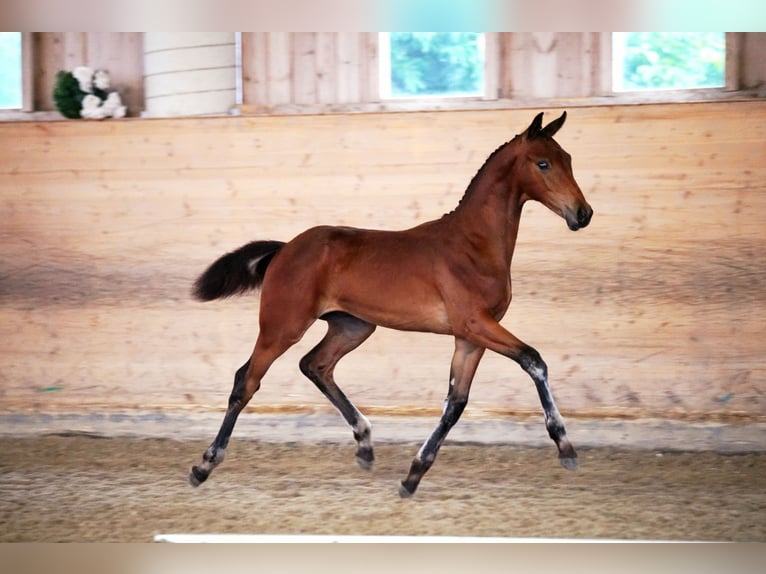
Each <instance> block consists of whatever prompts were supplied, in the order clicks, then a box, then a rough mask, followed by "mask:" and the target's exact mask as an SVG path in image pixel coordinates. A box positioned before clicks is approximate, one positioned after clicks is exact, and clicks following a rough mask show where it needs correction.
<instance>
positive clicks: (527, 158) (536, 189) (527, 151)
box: [514, 112, 593, 231]
mask: <svg viewBox="0 0 766 574" xmlns="http://www.w3.org/2000/svg"><path fill="white" fill-rule="evenodd" d="M566 118H567V113H566V112H564V113H563V114H561V117H559V118H558V119H556V120H553V121H552V122H551V123H549V124H548V125H547V126H545V127H543V114H542V112H541V113H539V114H538V115H537V116H536V117H535V119H534V120H533V121H532V124H531V125H530V126H529V127H528V128H527V129H526V131H525V132H524V133H523V134H521V135H520V136H519V137H517V138H516V139H517V145H518V146H520V147H519V151H518V152H517V157H516V163H515V166H514V171H515V172H516V173H515V175H516V176H517V177H518V178H519V180H518V181H519V188H520V190H521V193H522V196H521V200H522V201H526V200H527V199H534V200H536V201H539V202H540V203H542V204H543V205H545V206H546V207H547V208H549V209H550V210H551V211H553V212H554V213H557V214H558V215H560V216H561V217H563V218H564V219H565V220H566V222H567V225H568V226H569V229H571V230H572V231H576V230H578V229H580V228H582V227H585V226H586V225H588V223H590V218H591V216H592V215H593V209H592V208H591V206H590V205H588V202H587V201H585V197H583V194H582V191H581V190H580V186H579V185H577V182H576V181H575V178H574V175H572V156H570V155H569V154H568V153H567V152H565V151H564V150H563V149H562V148H561V146H560V145H559V144H557V143H556V141H555V140H554V139H553V136H554V135H555V134H556V132H558V131H559V129H560V128H561V126H563V125H564V121H565V120H566Z"/></svg>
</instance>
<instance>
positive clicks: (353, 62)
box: [336, 32, 361, 104]
mask: <svg viewBox="0 0 766 574" xmlns="http://www.w3.org/2000/svg"><path fill="white" fill-rule="evenodd" d="M360 35H361V33H359V32H338V33H337V35H336V49H337V62H338V72H337V81H338V97H337V103H339V104H347V103H356V102H359V101H361V99H360V93H361V89H360V66H361V63H360V53H361V46H360V44H361V42H360V39H359V37H360Z"/></svg>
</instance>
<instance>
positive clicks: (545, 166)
mask: <svg viewBox="0 0 766 574" xmlns="http://www.w3.org/2000/svg"><path fill="white" fill-rule="evenodd" d="M537 167H539V168H540V169H548V168H549V167H551V164H549V163H548V162H547V161H545V160H541V161H538V162H537Z"/></svg>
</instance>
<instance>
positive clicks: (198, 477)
mask: <svg viewBox="0 0 766 574" xmlns="http://www.w3.org/2000/svg"><path fill="white" fill-rule="evenodd" d="M249 368H250V360H248V361H247V362H246V363H245V364H244V365H242V366H241V367H240V368H239V369H238V370H237V373H236V374H235V375H234V387H233V388H232V390H231V394H230V395H229V406H228V409H227V410H226V415H225V416H224V419H223V423H222V424H221V428H220V429H219V431H218V434H217V435H216V437H215V440H214V441H213V443H212V444H211V445H210V446H209V447H208V449H207V450H206V451H205V453H204V454H203V455H202V464H200V465H195V466H193V467H192V469H191V472H190V473H189V482H190V483H191V484H192V486H199V485H200V484H202V483H203V482H205V481H206V480H207V478H208V476H210V473H211V472H212V471H213V469H214V468H215V467H216V466H218V465H219V464H221V462H222V461H223V458H224V455H225V454H226V447H227V446H228V445H229V438H230V437H231V433H232V431H233V430H234V424H235V423H236V422H237V417H238V416H239V413H240V412H241V411H242V408H243V407H244V404H243V398H244V396H245V381H246V376H247V370H248V369H249Z"/></svg>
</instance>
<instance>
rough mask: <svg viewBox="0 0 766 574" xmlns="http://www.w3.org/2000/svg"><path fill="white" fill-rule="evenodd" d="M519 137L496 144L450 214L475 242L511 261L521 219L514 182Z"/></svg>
mask: <svg viewBox="0 0 766 574" xmlns="http://www.w3.org/2000/svg"><path fill="white" fill-rule="evenodd" d="M516 143H517V142H516V140H515V139H514V140H511V141H510V142H507V143H505V144H503V145H502V146H500V147H499V148H497V149H496V150H495V151H494V152H493V153H492V154H491V155H490V156H489V157H488V158H487V160H486V161H485V162H484V165H482V167H481V168H480V169H479V171H478V172H477V173H476V175H475V176H474V177H473V179H472V180H471V183H470V184H469V185H468V188H467V189H466V192H465V194H464V195H463V198H462V199H461V200H460V203H459V204H458V206H457V207H456V208H455V210H454V211H453V212H452V213H450V214H449V215H448V216H446V217H449V218H450V219H451V221H452V223H453V224H454V225H456V226H458V227H459V228H460V229H461V230H462V231H463V232H464V233H465V234H466V235H467V236H468V237H472V238H474V240H473V241H472V243H475V244H481V246H482V249H488V248H489V246H492V247H494V248H496V249H497V250H498V252H499V253H501V254H502V257H503V258H504V259H506V260H507V263H508V264H509V265H510V262H511V257H512V256H513V249H514V247H515V245H516V236H517V234H518V230H519V220H520V219H521V208H522V202H521V201H520V192H519V190H518V189H516V187H515V186H514V184H513V178H512V177H511V176H512V170H513V166H514V163H515V160H516Z"/></svg>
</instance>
